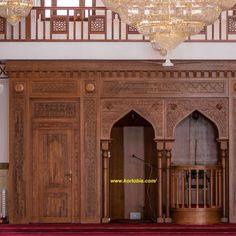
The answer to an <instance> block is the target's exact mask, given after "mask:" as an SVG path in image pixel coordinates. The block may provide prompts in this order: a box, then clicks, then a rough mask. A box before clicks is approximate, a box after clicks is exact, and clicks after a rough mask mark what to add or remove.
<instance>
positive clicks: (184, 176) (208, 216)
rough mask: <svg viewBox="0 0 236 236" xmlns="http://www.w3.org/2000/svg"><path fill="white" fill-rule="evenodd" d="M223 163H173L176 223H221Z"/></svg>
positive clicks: (172, 209) (172, 206)
mask: <svg viewBox="0 0 236 236" xmlns="http://www.w3.org/2000/svg"><path fill="white" fill-rule="evenodd" d="M222 172H223V170H222V166H219V165H216V166H201V165H196V166H171V176H172V181H171V191H172V192H171V211H172V217H173V221H174V222H175V223H187V224H188V223H194V224H195V223H196V224H198V223H199V224H207V223H219V222H220V219H221V215H222V209H223V204H222V199H224V196H223V194H224V193H223V191H222V189H223V186H224V180H223V174H222Z"/></svg>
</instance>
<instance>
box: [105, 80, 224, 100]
mask: <svg viewBox="0 0 236 236" xmlns="http://www.w3.org/2000/svg"><path fill="white" fill-rule="evenodd" d="M227 88H228V84H227V80H225V79H224V80H223V79H222V80H220V79H214V80H213V79H211V80H206V79H197V80H196V79H181V78H179V79H178V80H176V79H167V80H164V79H155V80H154V79H147V80H145V79H144V80H142V81H140V80H136V79H132V80H127V79H126V80H125V79H119V80H118V79H113V80H107V79H104V80H103V86H102V89H103V91H102V97H127V96H128V97H136V96H142V97H157V96H158V97H160V96H166V97H170V96H177V97H183V96H187V97H189V96H190V97H199V95H200V96H207V97H211V96H227V95H228V91H227Z"/></svg>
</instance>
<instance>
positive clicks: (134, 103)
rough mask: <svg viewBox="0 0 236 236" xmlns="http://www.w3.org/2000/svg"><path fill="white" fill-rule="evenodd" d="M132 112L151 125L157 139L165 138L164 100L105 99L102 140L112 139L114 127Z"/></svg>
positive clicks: (103, 101)
mask: <svg viewBox="0 0 236 236" xmlns="http://www.w3.org/2000/svg"><path fill="white" fill-rule="evenodd" d="M132 110H134V111H135V112H137V113H138V114H139V115H141V116H142V117H143V118H144V119H146V120H147V121H149V122H150V123H151V125H152V126H153V128H154V131H155V138H157V139H161V138H163V136H164V126H163V124H164V122H163V117H164V116H163V114H164V101H163V100H162V99H105V100H102V102H101V139H104V140H107V139H110V134H111V129H112V126H113V125H114V124H115V123H116V122H117V121H118V120H119V119H121V118H122V117H123V116H125V115H126V114H127V113H129V112H130V111H132Z"/></svg>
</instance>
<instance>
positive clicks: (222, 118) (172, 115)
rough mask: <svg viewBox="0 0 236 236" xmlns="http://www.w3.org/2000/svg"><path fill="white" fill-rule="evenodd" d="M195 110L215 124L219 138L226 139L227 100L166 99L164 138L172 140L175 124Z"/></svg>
mask: <svg viewBox="0 0 236 236" xmlns="http://www.w3.org/2000/svg"><path fill="white" fill-rule="evenodd" d="M195 110H198V111H199V112H200V113H202V114H203V115H204V116H206V117H207V118H208V119H210V120H211V121H212V122H214V123H215V125H216V126H217V128H218V132H219V138H221V139H224V138H228V117H229V114H228V100H227V99H225V98H219V99H217V98H214V99H212V98H201V99H178V100H176V99H168V100H167V101H166V112H167V114H166V124H167V127H166V138H168V139H169V138H170V139H172V138H173V136H174V129H175V127H176V126H177V124H178V123H179V122H180V121H181V120H183V119H184V118H185V117H187V116H188V115H190V114H191V113H192V112H193V111H195Z"/></svg>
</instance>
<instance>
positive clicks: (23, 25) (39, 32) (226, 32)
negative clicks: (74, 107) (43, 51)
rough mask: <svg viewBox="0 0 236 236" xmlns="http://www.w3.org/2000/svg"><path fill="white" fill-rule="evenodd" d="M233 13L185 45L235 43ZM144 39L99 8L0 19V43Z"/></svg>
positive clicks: (40, 9)
mask: <svg viewBox="0 0 236 236" xmlns="http://www.w3.org/2000/svg"><path fill="white" fill-rule="evenodd" d="M232 13H233V11H232V10H230V11H227V12H223V13H222V14H221V16H220V17H219V19H218V21H217V22H216V23H215V24H213V25H212V27H205V29H204V30H202V31H201V32H200V33H199V34H198V35H197V36H191V37H189V39H188V41H189V42H228V41H229V42H235V41H236V39H235V37H232V36H234V35H235V33H236V29H235V27H233V26H232V23H231V22H234V21H235V15H234V14H232ZM147 40H148V38H147V37H144V36H142V35H140V34H139V33H138V31H137V30H136V29H134V28H132V27H128V26H127V25H126V24H124V23H123V22H122V21H121V19H120V17H119V16H118V14H117V13H115V12H111V11H110V10H108V9H106V8H105V7H103V6H93V7H82V6H81V7H44V6H37V7H33V8H32V10H31V13H30V15H29V16H28V17H27V18H26V20H22V21H21V22H19V23H18V24H16V25H15V26H14V27H13V26H9V25H8V23H7V22H6V20H5V19H3V18H0V41H97V42H100V41H124V42H140V41H141V42H145V41H147Z"/></svg>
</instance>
